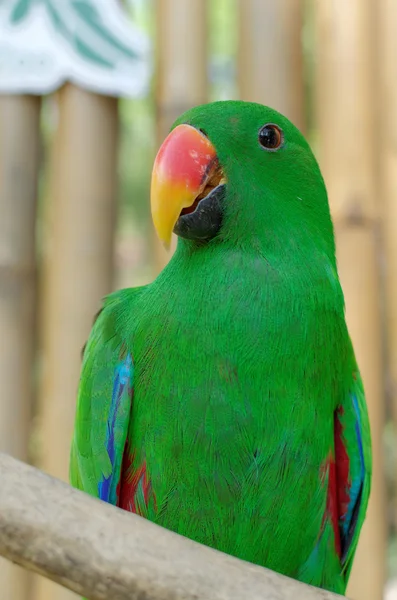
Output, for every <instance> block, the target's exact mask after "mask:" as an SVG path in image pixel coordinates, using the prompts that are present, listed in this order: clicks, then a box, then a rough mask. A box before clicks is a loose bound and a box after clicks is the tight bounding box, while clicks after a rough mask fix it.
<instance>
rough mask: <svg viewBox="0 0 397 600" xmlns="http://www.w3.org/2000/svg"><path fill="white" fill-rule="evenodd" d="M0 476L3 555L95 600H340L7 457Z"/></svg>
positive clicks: (1, 462)
mask: <svg viewBox="0 0 397 600" xmlns="http://www.w3.org/2000/svg"><path fill="white" fill-rule="evenodd" d="M0 470H1V473H2V485H1V486H0V555H3V556H6V557H7V558H9V559H10V560H13V561H16V562H17V563H19V564H21V565H23V566H24V567H26V568H28V569H32V570H34V571H36V572H38V573H42V574H44V575H46V577H51V578H52V579H53V580H54V581H57V582H59V583H61V584H62V585H64V586H67V587H68V588H69V589H72V590H74V591H75V592H78V593H79V594H84V596H86V597H87V598H89V599H90V600H111V599H114V600H116V598H117V600H139V599H141V600H143V599H149V598H150V599H151V600H170V599H171V598H172V600H246V599H247V598H249V599H250V600H274V599H275V598H277V599H278V600H338V598H339V599H341V598H342V596H337V595H335V594H331V593H330V592H326V591H325V590H321V589H319V588H315V587H312V586H309V585H305V584H303V583H300V582H298V581H294V580H293V579H290V578H289V577H285V576H284V575H279V574H278V573H275V572H273V571H270V570H268V569H264V568H262V567H258V566H256V565H253V564H250V563H247V562H245V561H241V560H238V559H237V558H234V557H232V556H228V555H227V554H223V553H222V552H217V551H216V550H212V549H211V548H208V547H206V546H202V545H201V544H198V543H196V542H193V541H192V540H189V539H187V538H185V537H183V536H179V535H177V534H176V533H173V532H171V531H167V529H164V528H163V527H159V526H158V525H155V524H154V523H151V522H150V521H147V520H146V519H142V518H141V517H139V516H137V515H134V514H131V513H128V512H127V511H124V510H119V509H118V508H115V507H114V506H111V505H110V504H107V503H105V502H101V501H99V500H97V499H95V498H92V497H91V496H89V495H88V494H84V493H82V492H79V491H78V490H74V489H73V488H71V487H70V486H68V485H66V484H65V483H63V482H62V481H58V480H57V479H54V478H52V477H49V476H48V475H45V474H44V473H42V472H41V471H39V470H37V469H34V468H32V467H29V466H28V465H25V464H23V463H21V462H19V461H17V460H14V459H12V458H11V457H9V456H6V455H4V454H0ZM4 600H6V599H4ZM7 600H11V599H8V598H7Z"/></svg>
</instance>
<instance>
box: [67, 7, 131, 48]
mask: <svg viewBox="0 0 397 600" xmlns="http://www.w3.org/2000/svg"><path fill="white" fill-rule="evenodd" d="M72 6H73V8H74V9H75V10H76V12H77V13H78V14H79V16H80V17H81V18H82V19H83V20H84V21H85V22H86V23H87V24H88V25H90V27H91V28H92V29H93V30H94V31H95V32H96V33H97V34H98V35H99V36H100V37H101V38H102V39H104V40H105V41H106V42H108V43H109V44H110V45H111V46H113V48H116V50H119V52H121V53H122V54H124V55H125V56H127V57H128V58H138V57H137V54H136V53H135V52H134V51H133V50H131V48H128V46H125V45H124V44H122V43H121V42H120V41H119V40H118V39H117V38H116V37H115V36H114V35H113V34H112V33H111V31H110V30H109V29H107V28H106V27H105V26H104V24H103V20H102V18H101V15H100V13H99V12H98V10H97V9H96V8H95V6H93V5H92V4H91V3H90V2H87V0H73V1H72Z"/></svg>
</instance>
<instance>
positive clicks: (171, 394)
mask: <svg viewBox="0 0 397 600" xmlns="http://www.w3.org/2000/svg"><path fill="white" fill-rule="evenodd" d="M182 122H183V123H188V124H190V125H192V126H193V127H196V128H198V129H201V130H202V131H205V132H206V134H207V135H208V137H209V139H210V140H211V142H212V143H213V145H214V146H215V148H216V151H217V154H218V159H219V162H220V164H221V166H222V168H223V170H224V173H225V175H226V178H227V185H226V196H225V200H224V203H225V204H224V215H223V222H222V227H221V230H220V232H219V235H218V236H217V237H215V238H214V239H212V240H211V241H210V242H208V243H200V244H199V243H197V244H196V243H194V242H191V241H186V240H182V239H180V240H179V242H178V248H177V251H176V253H175V254H174V256H173V258H172V260H171V261H170V262H169V264H168V265H167V267H166V268H165V269H164V270H163V271H162V273H161V274H160V275H159V277H158V278H157V279H156V280H155V281H154V282H153V283H151V284H150V285H148V286H145V287H142V288H138V289H129V290H122V291H120V292H117V293H116V294H113V295H112V296H110V297H109V298H108V299H106V300H105V303H104V308H103V310H102V312H101V313H100V315H99V317H98V319H97V321H96V323H95V325H94V327H93V331H92V333H91V336H90V339H89V341H88V344H87V347H86V350H85V353H84V361H83V368H82V377H81V383H80V388H79V395H78V403H77V414H76V426H75V433H74V438H73V445H72V458H71V481H72V483H73V485H75V486H77V487H79V488H80V489H84V490H86V491H87V492H88V493H91V494H93V495H96V496H99V497H101V498H102V499H104V500H107V501H109V502H112V503H114V504H118V505H119V506H121V507H122V508H124V509H126V510H129V511H132V512H136V513H138V514H140V515H142V516H144V517H146V518H148V519H150V520H152V521H154V522H156V523H158V524H159V525H161V526H163V527H166V528H168V529H171V530H173V531H176V532H178V533H180V534H182V535H184V536H186V537H189V538H192V539H194V540H196V541H198V542H201V543H203V544H207V545H209V546H212V547H214V548H217V549H219V550H221V551H223V552H226V553H229V554H232V555H235V556H238V557H239V558H241V559H244V560H247V561H251V562H253V563H256V564H260V565H264V566H267V567H268V568H270V569H273V570H275V571H278V572H281V573H284V574H286V575H289V576H290V577H295V578H297V579H300V580H302V581H305V582H307V583H311V584H313V585H317V586H321V587H324V588H326V589H329V590H332V591H335V592H338V593H342V594H343V593H344V591H345V588H346V585H347V581H348V576H349V573H350V569H351V565H352V561H353V557H354V552H355V548H356V546H357V541H358V536H359V533H360V528H361V525H362V523H363V520H364V516H365V511H366V506H367V502H368V496H369V488H370V473H371V454H370V453H371V450H370V434H369V424H368V415H367V410H366V405H365V398H364V392H363V388H362V383H361V379H360V376H359V373H358V371H357V365H356V360H355V357H354V352H353V349H352V346H351V342H350V338H349V334H348V331H347V328H346V323H345V318H344V300H343V294H342V290H341V288H340V284H339V279H338V274H337V267H336V261H335V244H334V237H333V228H332V223H331V219H330V213H329V207H328V201H327V195H326V190H325V187H324V183H323V180H322V177H321V173H320V171H319V168H318V165H317V163H316V161H315V159H314V157H313V155H312V153H311V151H310V148H309V146H308V145H307V143H306V141H305V140H304V139H303V137H302V136H301V134H300V133H299V132H298V130H297V129H295V127H294V126H293V125H292V124H291V123H289V121H287V119H285V118H284V117H282V116H281V115H279V114H278V113H276V112H275V111H272V110H271V109H268V108H266V107H263V106H260V105H256V104H250V103H240V102H221V103H215V104H211V105H207V106H204V107H198V108H196V109H193V110H192V111H189V112H188V113H187V114H185V115H183V117H181V119H180V120H179V121H178V122H177V123H182ZM267 122H268V123H276V124H277V125H278V126H279V127H280V128H281V129H282V130H283V135H284V143H283V146H282V147H281V148H280V150H279V151H277V152H268V153H266V152H265V151H264V150H263V148H261V146H260V144H259V143H258V131H259V130H260V128H261V127H262V126H263V125H264V123H267ZM132 357H133V364H132ZM352 373H353V374H354V375H352ZM132 386H133V392H132Z"/></svg>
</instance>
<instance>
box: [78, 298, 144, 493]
mask: <svg viewBox="0 0 397 600" xmlns="http://www.w3.org/2000/svg"><path fill="white" fill-rule="evenodd" d="M140 289H142V288H135V289H133V290H132V289H129V290H123V291H122V292H116V293H115V294H112V295H110V296H108V297H107V298H106V299H105V301H104V305H103V308H102V310H101V311H100V312H99V313H98V314H97V317H96V319H95V321H94V325H93V328H92V331H91V334H90V336H89V339H88V342H87V344H86V346H85V348H84V350H83V366H82V373H81V378H80V385H79V391H78V398H77V408H76V420H75V430H74V436H73V441H72V449H71V460H70V482H71V484H72V485H73V486H74V487H76V488H78V489H81V490H83V491H85V492H87V493H88V494H91V495H92V496H96V497H98V498H100V499H101V500H104V501H106V502H109V503H111V504H114V505H117V504H118V495H119V483H120V476H121V468H122V460H123V454H124V446H125V442H126V437H127V431H128V425H129V420H130V414H131V405H132V395H133V375H134V366H133V361H132V356H131V353H130V352H129V351H128V349H127V347H126V344H125V342H124V340H122V339H121V338H120V336H119V335H117V333H116V316H117V307H118V305H119V304H120V302H121V301H122V299H123V296H124V295H125V294H126V292H128V293H129V294H130V295H132V297H134V293H135V292H138V291H139V290H140Z"/></svg>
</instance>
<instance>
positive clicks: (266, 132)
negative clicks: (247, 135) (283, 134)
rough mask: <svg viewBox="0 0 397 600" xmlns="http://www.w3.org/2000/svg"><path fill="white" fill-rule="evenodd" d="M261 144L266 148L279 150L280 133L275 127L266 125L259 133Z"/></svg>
mask: <svg viewBox="0 0 397 600" xmlns="http://www.w3.org/2000/svg"><path fill="white" fill-rule="evenodd" d="M259 142H260V144H261V145H262V146H263V147H264V148H277V147H278V145H279V143H280V132H279V131H278V129H277V128H276V127H274V126H273V125H265V127H262V129H261V130H260V132H259Z"/></svg>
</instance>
